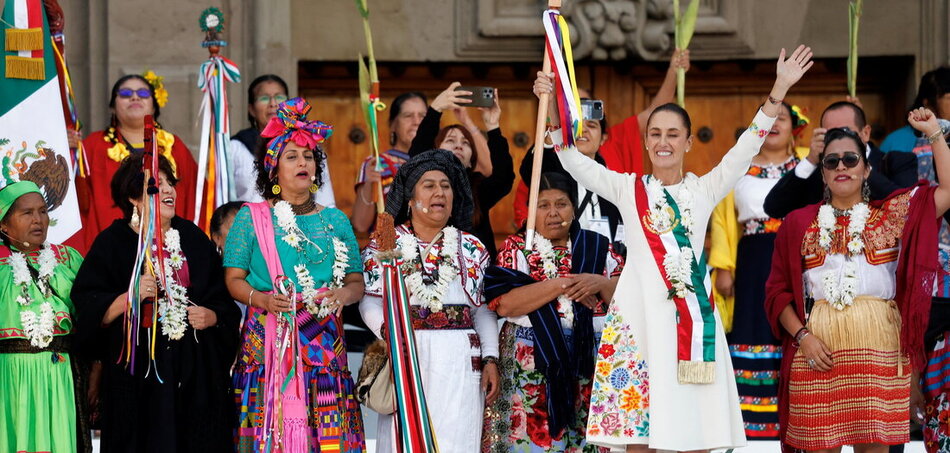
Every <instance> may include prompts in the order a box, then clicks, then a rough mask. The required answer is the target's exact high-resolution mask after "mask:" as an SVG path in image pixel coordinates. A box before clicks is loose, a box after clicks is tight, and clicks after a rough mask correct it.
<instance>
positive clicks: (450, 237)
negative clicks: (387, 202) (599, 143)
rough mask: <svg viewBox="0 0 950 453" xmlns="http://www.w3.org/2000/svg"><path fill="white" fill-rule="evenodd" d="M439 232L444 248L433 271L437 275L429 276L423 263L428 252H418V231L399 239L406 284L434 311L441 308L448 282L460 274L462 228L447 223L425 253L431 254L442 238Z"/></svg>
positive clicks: (413, 293)
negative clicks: (433, 247) (423, 254)
mask: <svg viewBox="0 0 950 453" xmlns="http://www.w3.org/2000/svg"><path fill="white" fill-rule="evenodd" d="M439 236H441V238H442V250H441V251H440V252H439V259H438V261H436V263H435V269H434V270H433V271H432V274H431V275H432V276H434V278H426V277H428V276H427V275H426V271H425V264H424V263H425V261H426V259H428V256H420V255H419V240H418V239H417V238H416V235H415V234H412V233H411V232H410V233H409V234H402V235H400V236H399V237H398V238H397V239H396V242H397V244H398V245H399V250H400V252H402V257H403V263H404V264H403V267H402V273H403V275H405V276H406V286H407V287H408V288H409V292H410V294H412V295H414V296H416V299H418V300H419V302H421V303H422V305H423V306H424V307H426V308H428V309H429V311H432V312H440V311H442V301H443V300H444V299H445V295H446V294H448V292H449V284H450V283H452V281H453V280H455V279H456V278H457V277H458V274H459V266H458V248H459V232H458V230H457V229H455V227H452V226H446V227H445V228H443V229H442V231H441V232H439V233H438V234H436V236H435V238H433V240H432V243H431V244H430V246H429V247H427V248H426V252H425V254H426V255H428V254H429V252H428V251H429V248H431V247H432V246H433V245H434V244H435V243H436V242H437V241H438V240H439ZM426 280H429V281H428V282H427V281H426Z"/></svg>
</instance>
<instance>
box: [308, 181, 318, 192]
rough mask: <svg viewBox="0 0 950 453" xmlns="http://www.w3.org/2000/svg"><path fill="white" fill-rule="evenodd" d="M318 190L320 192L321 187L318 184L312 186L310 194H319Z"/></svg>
mask: <svg viewBox="0 0 950 453" xmlns="http://www.w3.org/2000/svg"><path fill="white" fill-rule="evenodd" d="M318 190H320V187H318V186H317V184H316V183H314V184H310V193H317V191H318Z"/></svg>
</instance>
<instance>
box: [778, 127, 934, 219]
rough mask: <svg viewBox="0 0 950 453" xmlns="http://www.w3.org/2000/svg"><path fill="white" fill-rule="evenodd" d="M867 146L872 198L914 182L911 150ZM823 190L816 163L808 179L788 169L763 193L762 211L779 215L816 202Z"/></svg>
mask: <svg viewBox="0 0 950 453" xmlns="http://www.w3.org/2000/svg"><path fill="white" fill-rule="evenodd" d="M868 146H869V147H870V148H871V152H870V154H868V162H869V163H870V164H871V176H869V177H868V185H869V186H870V189H871V199H872V200H882V199H884V198H887V196H888V195H890V194H891V193H892V192H894V191H895V190H897V189H902V188H904V187H910V186H912V185H914V184H916V183H917V156H915V155H914V153H908V152H903V151H891V152H889V153H884V152H882V151H881V150H880V149H878V147H877V146H875V145H874V144H873V143H868ZM823 192H824V183H823V182H822V180H821V166H820V165H819V167H818V168H816V169H815V171H814V172H812V174H811V176H809V177H808V179H802V178H799V177H798V175H796V174H795V172H794V171H790V172H788V174H786V175H785V176H783V177H782V179H780V180H779V181H778V182H777V183H776V184H775V187H773V188H772V190H771V191H770V192H769V194H768V195H767V196H766V197H765V213H766V214H768V215H769V217H772V218H775V219H781V218H783V217H785V216H787V215H788V213H790V212H792V211H794V210H796V209H798V208H803V207H805V206H808V205H810V204H814V203H818V202H819V201H821V199H822V196H823Z"/></svg>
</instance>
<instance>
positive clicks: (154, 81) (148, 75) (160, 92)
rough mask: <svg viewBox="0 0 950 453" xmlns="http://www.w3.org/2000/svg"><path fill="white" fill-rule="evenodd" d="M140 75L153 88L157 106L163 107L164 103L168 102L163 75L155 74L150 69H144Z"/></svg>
mask: <svg viewBox="0 0 950 453" xmlns="http://www.w3.org/2000/svg"><path fill="white" fill-rule="evenodd" d="M142 77H144V78H145V81H147V82H148V84H149V85H151V86H152V89H154V90H155V102H157V103H158V106H159V107H164V106H165V104H168V90H166V89H165V77H162V76H160V75H158V74H155V71H152V70H151V69H149V70H147V71H145V72H144V73H143V74H142Z"/></svg>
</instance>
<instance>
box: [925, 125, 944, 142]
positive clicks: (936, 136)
mask: <svg viewBox="0 0 950 453" xmlns="http://www.w3.org/2000/svg"><path fill="white" fill-rule="evenodd" d="M941 136H943V129H937V131H936V132H934V133H933V134H930V136H929V137H927V143H930V144H931V145H933V144H934V142H936V141H937V139H939V138H940V137H941Z"/></svg>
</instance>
